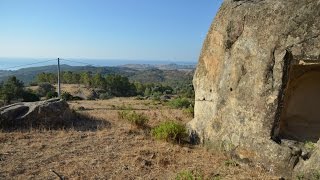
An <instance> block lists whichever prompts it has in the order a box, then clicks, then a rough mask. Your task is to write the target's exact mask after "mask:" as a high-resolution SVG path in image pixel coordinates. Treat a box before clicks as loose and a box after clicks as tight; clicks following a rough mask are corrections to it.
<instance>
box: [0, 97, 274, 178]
mask: <svg viewBox="0 0 320 180" xmlns="http://www.w3.org/2000/svg"><path fill="white" fill-rule="evenodd" d="M69 104H70V106H71V107H72V108H73V109H75V110H79V109H81V111H78V112H80V113H85V114H88V115H90V116H94V117H95V118H97V119H100V120H101V122H100V123H98V124H97V127H96V128H94V129H90V130H85V131H80V130H78V129H79V128H77V127H74V128H72V129H60V130H49V129H30V130H29V131H27V132H22V131H14V132H0V179H59V177H58V176H57V175H56V174H58V175H60V176H63V177H64V178H65V179H175V178H176V177H177V174H178V173H181V172H185V171H188V172H194V173H197V174H201V175H203V176H204V179H216V180H217V179H278V178H277V177H274V176H272V174H268V173H267V172H265V171H263V170H262V169H259V168H253V167H250V166H248V165H242V164H240V165H239V164H237V163H235V162H234V160H232V159H231V158H229V157H228V156H227V155H225V154H223V153H220V152H216V151H213V150H209V149H208V148H206V147H203V146H192V145H179V144H173V143H169V142H163V141H159V140H155V139H153V138H152V137H151V136H150V133H149V132H148V130H143V129H136V128H135V127H133V126H132V125H130V124H129V123H128V122H126V121H124V120H119V118H118V111H120V110H123V109H131V110H132V109H133V110H135V111H137V112H143V113H145V114H146V115H147V116H148V117H149V118H150V121H149V123H148V125H150V126H151V127H154V126H156V125H157V124H159V123H160V122H162V121H165V120H175V121H179V122H181V123H187V122H188V121H190V120H191V117H189V116H188V115H187V114H186V113H184V112H183V111H182V110H177V109H172V108H169V107H167V106H165V105H161V104H157V103H154V102H152V101H148V100H134V99H132V98H114V99H111V100H99V101H75V102H70V103H69ZM79 107H81V108H79ZM55 173H56V174H55Z"/></svg>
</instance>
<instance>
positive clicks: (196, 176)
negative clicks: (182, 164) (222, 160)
mask: <svg viewBox="0 0 320 180" xmlns="http://www.w3.org/2000/svg"><path fill="white" fill-rule="evenodd" d="M175 179H176V180H202V179H204V178H203V175H202V174H201V173H200V172H198V171H181V172H180V173H178V174H177V176H176V178H175Z"/></svg>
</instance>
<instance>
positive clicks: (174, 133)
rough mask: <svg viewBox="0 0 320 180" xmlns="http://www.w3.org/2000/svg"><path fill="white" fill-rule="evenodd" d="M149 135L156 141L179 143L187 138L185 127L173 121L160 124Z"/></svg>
mask: <svg viewBox="0 0 320 180" xmlns="http://www.w3.org/2000/svg"><path fill="white" fill-rule="evenodd" d="M151 133H152V135H153V136H154V137H155V138H156V139H159V140H166V141H176V142H180V141H181V140H182V139H183V138H185V137H186V136H187V130H186V128H185V126H184V125H181V124H178V123H176V122H173V121H166V122H163V123H161V124H160V125H159V126H157V127H155V128H154V129H152V131H151Z"/></svg>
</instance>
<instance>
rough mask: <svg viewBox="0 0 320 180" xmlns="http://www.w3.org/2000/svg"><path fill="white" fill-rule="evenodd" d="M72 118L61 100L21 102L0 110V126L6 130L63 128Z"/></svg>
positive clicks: (70, 112)
mask: <svg viewBox="0 0 320 180" xmlns="http://www.w3.org/2000/svg"><path fill="white" fill-rule="evenodd" d="M72 117H73V113H72V111H71V109H70V108H69V105H68V103H67V102H66V101H64V100H61V99H51V100H47V101H39V102H21V103H16V104H12V105H9V106H5V107H2V108H0V125H1V126H2V127H3V128H6V129H15V128H19V129H21V128H30V127H44V128H55V127H63V125H65V124H68V122H71V120H72Z"/></svg>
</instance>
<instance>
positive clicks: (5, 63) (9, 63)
mask: <svg viewBox="0 0 320 180" xmlns="http://www.w3.org/2000/svg"><path fill="white" fill-rule="evenodd" d="M46 60H53V58H41V59H31V58H3V57H0V70H17V69H20V68H27V67H38V66H47V65H55V64H56V63H55V62H54V61H50V62H45V63H39V64H36V65H27V64H32V63H38V62H41V61H46ZM70 60H74V61H79V62H83V63H87V64H88V65H92V66H97V67H100V66H101V67H103V66H109V67H110V66H123V65H127V64H150V65H165V64H177V65H196V63H197V62H196V61H173V60H122V59H121V60H120V59H106V60H94V59H76V58H75V59H70ZM61 63H62V64H67V65H71V66H84V65H85V64H81V63H75V62H67V61H62V62H61ZM24 65H26V66H24ZM15 66H22V67H15Z"/></svg>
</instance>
